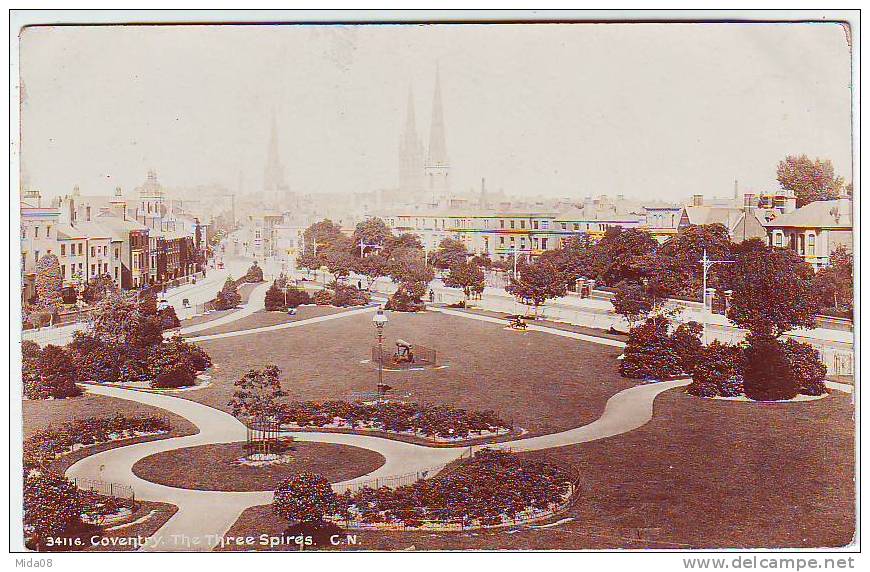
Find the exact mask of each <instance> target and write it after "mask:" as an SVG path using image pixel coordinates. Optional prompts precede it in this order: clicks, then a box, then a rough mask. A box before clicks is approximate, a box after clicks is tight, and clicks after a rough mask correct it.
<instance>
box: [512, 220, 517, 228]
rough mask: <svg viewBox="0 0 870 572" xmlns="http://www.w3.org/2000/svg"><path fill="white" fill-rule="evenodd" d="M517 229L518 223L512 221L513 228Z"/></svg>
mask: <svg viewBox="0 0 870 572" xmlns="http://www.w3.org/2000/svg"><path fill="white" fill-rule="evenodd" d="M516 227H517V221H515V220H512V221H511V228H516Z"/></svg>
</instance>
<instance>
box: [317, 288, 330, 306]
mask: <svg viewBox="0 0 870 572" xmlns="http://www.w3.org/2000/svg"><path fill="white" fill-rule="evenodd" d="M313 300H314V303H315V304H317V305H318V306H330V305H332V292H330V291H329V290H326V289H324V290H318V291H317V292H315V293H314V297H313Z"/></svg>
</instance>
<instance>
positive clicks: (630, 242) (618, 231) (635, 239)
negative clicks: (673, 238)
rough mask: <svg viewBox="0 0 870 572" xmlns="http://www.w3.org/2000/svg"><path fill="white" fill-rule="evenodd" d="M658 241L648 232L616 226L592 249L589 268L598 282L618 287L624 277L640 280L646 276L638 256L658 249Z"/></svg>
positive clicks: (590, 250)
mask: <svg viewBox="0 0 870 572" xmlns="http://www.w3.org/2000/svg"><path fill="white" fill-rule="evenodd" d="M657 247H658V243H657V242H656V241H655V239H654V238H652V236H650V234H649V233H648V232H645V231H642V230H639V229H636V228H629V229H625V230H624V229H622V228H620V227H613V228H609V229H607V231H605V233H604V236H603V237H602V238H601V240H599V241H598V242H597V243H596V244H595V245H594V246H592V247H591V248H589V250H588V254H587V256H588V264H586V265H585V266H584V268H585V270H586V271H588V273H589V274H590V275H591V276H590V278H594V279H595V280H596V281H598V282H600V283H603V284H606V285H607V286H616V285H617V284H619V283H620V282H622V281H623V280H639V279H640V278H641V277H642V276H641V273H640V272H638V270H637V268H636V267H635V266H634V263H635V262H636V259H637V258H638V257H642V256H645V255H648V254H652V253H654V252H655V251H656V248H657Z"/></svg>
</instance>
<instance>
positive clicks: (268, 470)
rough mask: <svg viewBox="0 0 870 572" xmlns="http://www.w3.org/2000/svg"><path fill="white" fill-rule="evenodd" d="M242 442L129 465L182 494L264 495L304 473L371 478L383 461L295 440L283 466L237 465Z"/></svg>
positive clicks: (245, 453)
mask: <svg viewBox="0 0 870 572" xmlns="http://www.w3.org/2000/svg"><path fill="white" fill-rule="evenodd" d="M245 445H246V444H245V443H243V442H241V443H221V444H217V445H201V446H198V447H186V448H183V449H174V450H172V451H164V452H162V453H157V454H156V455H151V456H149V457H145V458H144V459H140V460H139V461H138V462H137V463H136V464H135V465H133V472H134V473H135V474H136V476H138V477H140V478H142V479H145V480H147V481H151V482H154V483H159V484H161V485H167V486H170V487H178V488H182V489H197V490H214V491H237V492H242V491H269V490H274V489H275V487H276V486H277V485H278V484H279V483H280V482H281V481H283V480H284V479H287V478H288V477H290V476H292V475H295V474H298V473H303V472H317V473H321V474H323V475H324V476H325V477H326V478H327V479H328V480H329V481H330V482H340V481H344V480H347V479H352V478H355V477H359V476H362V475H365V474H367V473H370V472H372V471H374V470H375V469H377V468H378V467H380V466H381V465H383V464H384V463H385V462H386V460H385V459H384V457H383V456H381V455H380V454H378V453H375V452H374V451H369V450H368V449H362V448H359V447H351V446H347V445H333V444H329V443H308V442H299V441H296V442H295V443H294V444H293V448H292V449H291V450H288V451H285V452H283V453H281V454H282V455H288V456H289V457H290V459H289V460H288V462H282V463H275V462H269V461H265V462H262V463H256V462H255V461H254V462H247V463H239V459H243V458H249V456H250V453H249V451H247V450H246V448H245Z"/></svg>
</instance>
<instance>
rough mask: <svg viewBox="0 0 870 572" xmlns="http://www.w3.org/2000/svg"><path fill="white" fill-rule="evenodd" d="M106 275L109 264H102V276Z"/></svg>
mask: <svg viewBox="0 0 870 572" xmlns="http://www.w3.org/2000/svg"><path fill="white" fill-rule="evenodd" d="M108 273H109V263H108V262H104V263H103V274H108Z"/></svg>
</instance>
